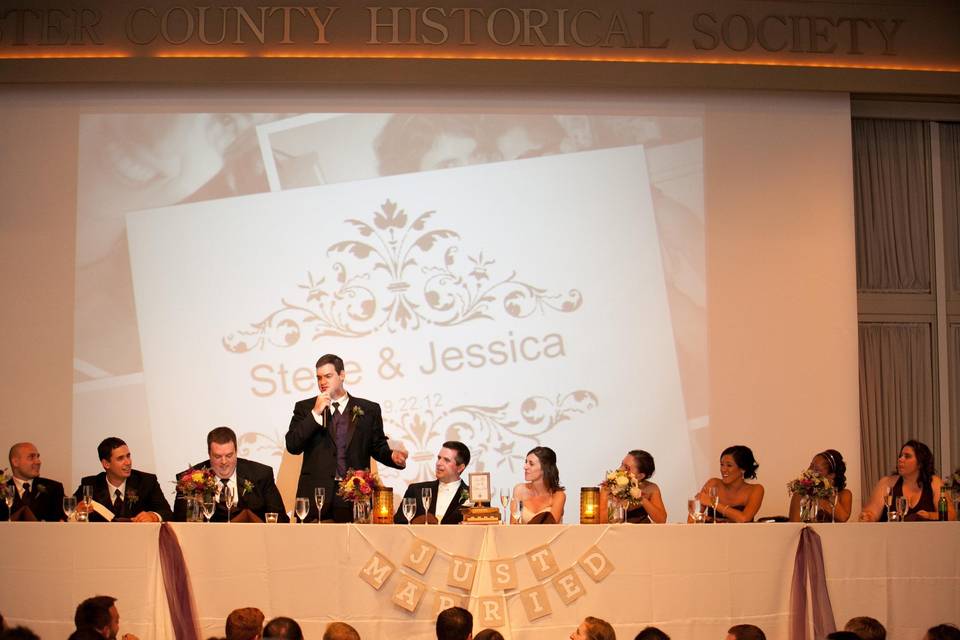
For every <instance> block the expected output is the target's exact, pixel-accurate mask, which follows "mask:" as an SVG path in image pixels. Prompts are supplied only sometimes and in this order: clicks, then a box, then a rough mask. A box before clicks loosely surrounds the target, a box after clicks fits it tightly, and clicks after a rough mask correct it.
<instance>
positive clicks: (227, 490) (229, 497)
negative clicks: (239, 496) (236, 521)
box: [220, 484, 234, 522]
mask: <svg viewBox="0 0 960 640" xmlns="http://www.w3.org/2000/svg"><path fill="white" fill-rule="evenodd" d="M220 491H221V492H222V494H223V499H224V501H225V502H226V504H227V522H230V513H231V512H232V511H233V497H234V493H233V487H231V486H230V485H229V484H225V485H223V489H221V490H220Z"/></svg>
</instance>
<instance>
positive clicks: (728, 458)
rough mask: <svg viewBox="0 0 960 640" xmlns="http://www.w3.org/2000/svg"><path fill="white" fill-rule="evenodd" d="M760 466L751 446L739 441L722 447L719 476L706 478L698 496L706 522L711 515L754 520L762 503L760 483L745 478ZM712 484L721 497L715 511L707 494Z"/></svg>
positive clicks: (729, 519)
mask: <svg viewBox="0 0 960 640" xmlns="http://www.w3.org/2000/svg"><path fill="white" fill-rule="evenodd" d="M759 467H760V465H759V464H757V461H756V459H754V457H753V451H751V450H750V447H747V446H744V445H742V444H738V445H734V446H732V447H727V448H726V449H724V450H723V453H721V454H720V477H719V478H710V479H709V480H707V482H706V484H704V485H703V488H702V489H700V493H699V495H698V496H697V497H698V498H699V500H700V504H701V505H703V507H704V508H705V511H704V512H705V514H706V520H707V521H708V522H709V521H712V520H714V518H716V521H717V522H753V519H754V517H755V516H756V515H757V512H758V511H760V505H761V504H762V503H763V485H762V484H750V483H748V482H746V481H747V480H752V479H754V478H756V477H757V469H758V468H759ZM712 487H716V489H717V494H718V496H719V498H720V503H719V504H718V505H717V513H716V514H715V513H714V512H713V498H712V497H711V495H710V489H711V488H712ZM688 521H690V520H689V518H688Z"/></svg>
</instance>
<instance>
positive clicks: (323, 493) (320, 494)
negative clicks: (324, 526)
mask: <svg viewBox="0 0 960 640" xmlns="http://www.w3.org/2000/svg"><path fill="white" fill-rule="evenodd" d="M313 499H314V501H315V502H316V503H317V522H318V523H319V522H321V521H322V520H323V503H324V501H325V500H326V499H327V489H326V487H317V488H316V489H314V490H313Z"/></svg>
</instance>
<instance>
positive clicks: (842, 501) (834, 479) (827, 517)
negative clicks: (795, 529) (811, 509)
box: [790, 449, 853, 522]
mask: <svg viewBox="0 0 960 640" xmlns="http://www.w3.org/2000/svg"><path fill="white" fill-rule="evenodd" d="M808 468H809V469H810V470H811V471H816V472H817V473H819V474H820V475H821V476H823V477H824V478H826V479H828V480H829V481H830V484H832V485H833V488H834V490H835V491H836V492H837V508H836V513H833V510H834V509H833V501H832V500H829V499H827V498H821V499H820V505H819V509H818V510H817V520H819V521H820V522H831V521H836V522H846V521H847V520H849V519H850V509H851V507H852V506H853V493H852V492H851V491H850V489H847V463H846V462H844V461H843V456H842V455H840V452H839V451H837V450H836V449H827V450H825V451H821V452H820V453H818V454H817V455H815V456H813V460H811V461H810V466H809V467H808ZM800 499H801V497H800V495H799V494H793V497H791V498H790V522H800Z"/></svg>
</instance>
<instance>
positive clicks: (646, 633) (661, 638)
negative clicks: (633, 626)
mask: <svg viewBox="0 0 960 640" xmlns="http://www.w3.org/2000/svg"><path fill="white" fill-rule="evenodd" d="M633 640H670V636H668V635H667V634H665V633H664V632H663V631H660V629H657V628H656V627H646V628H644V629H642V630H641V631H640V633H638V634H637V637H636V638H634V639H633Z"/></svg>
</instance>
